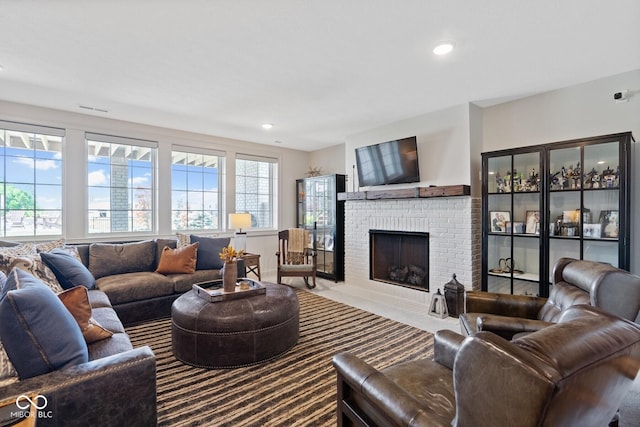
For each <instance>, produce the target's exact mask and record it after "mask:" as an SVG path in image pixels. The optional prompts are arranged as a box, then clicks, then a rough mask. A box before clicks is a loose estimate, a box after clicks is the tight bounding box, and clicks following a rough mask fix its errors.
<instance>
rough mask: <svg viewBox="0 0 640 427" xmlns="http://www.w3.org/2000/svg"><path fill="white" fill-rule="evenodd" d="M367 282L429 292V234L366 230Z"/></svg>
mask: <svg viewBox="0 0 640 427" xmlns="http://www.w3.org/2000/svg"><path fill="white" fill-rule="evenodd" d="M369 265H370V267H369V278H370V279H371V280H376V281H379V282H385V283H390V284H393V285H400V286H406V287H409V288H414V289H419V290H422V291H429V233H424V232H419V231H390V230H369Z"/></svg>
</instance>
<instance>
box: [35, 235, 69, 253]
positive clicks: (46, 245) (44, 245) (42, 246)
mask: <svg viewBox="0 0 640 427" xmlns="http://www.w3.org/2000/svg"><path fill="white" fill-rule="evenodd" d="M64 245H65V240H64V238H61V239H58V240H54V241H51V242H41V243H36V252H38V253H40V252H51V251H52V250H54V249H56V248H64Z"/></svg>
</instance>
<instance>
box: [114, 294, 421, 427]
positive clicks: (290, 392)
mask: <svg viewBox="0 0 640 427" xmlns="http://www.w3.org/2000/svg"><path fill="white" fill-rule="evenodd" d="M297 294H298V298H299V300H300V339H299V341H298V344H296V345H295V346H294V347H293V348H292V349H291V350H290V351H289V352H287V353H285V354H284V355H282V356H281V357H279V358H277V359H275V360H272V361H270V362H266V363H263V364H259V365H255V366H251V367H246V368H237V369H212V370H209V369H201V368H194V367H192V366H189V365H185V364H183V363H182V362H179V361H178V360H176V359H175V358H174V357H173V354H172V352H171V320H170V319H163V320H159V321H154V322H149V323H146V324H143V325H139V326H134V327H130V328H127V332H128V333H129V335H130V337H131V341H132V343H133V345H134V347H138V346H142V345H149V346H150V347H151V348H152V349H153V351H154V353H155V354H156V358H157V372H158V373H157V377H158V378H157V388H158V423H159V425H161V426H193V425H209V426H213V425H215V426H293V425H295V426H314V427H315V426H334V425H336V413H335V411H336V378H335V371H334V368H333V366H332V364H331V359H332V357H333V355H334V354H336V353H339V352H341V351H349V352H352V353H354V354H356V355H357V356H359V357H361V358H362V359H363V360H365V361H366V362H367V363H369V364H371V365H373V366H374V367H376V368H378V369H381V368H384V367H387V366H390V365H392V364H395V363H397V362H400V361H405V360H415V359H420V358H431V357H432V356H433V335H432V334H430V333H429V332H426V331H422V330H419V329H416V328H413V327H411V326H407V325H404V324H402V323H398V322H395V321H392V320H389V319H385V318H383V317H380V316H377V315H375V314H372V313H369V312H366V311H363V310H360V309H357V308H353V307H350V306H348V305H344V304H341V303H338V302H335V301H332V300H329V299H326V298H323V297H320V296H317V295H315V294H313V293H311V292H308V291H305V290H299V291H297Z"/></svg>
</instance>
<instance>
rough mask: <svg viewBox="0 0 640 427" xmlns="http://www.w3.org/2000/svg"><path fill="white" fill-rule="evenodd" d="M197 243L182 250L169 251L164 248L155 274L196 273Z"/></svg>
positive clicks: (166, 247) (169, 249) (167, 248)
mask: <svg viewBox="0 0 640 427" xmlns="http://www.w3.org/2000/svg"><path fill="white" fill-rule="evenodd" d="M198 245H199V243H198V242H195V243H193V244H191V245H189V246H185V247H183V248H177V249H171V248H170V247H168V246H165V247H164V248H163V249H162V255H160V262H158V268H156V273H160V274H175V273H187V274H189V273H194V272H195V271H196V260H197V259H198Z"/></svg>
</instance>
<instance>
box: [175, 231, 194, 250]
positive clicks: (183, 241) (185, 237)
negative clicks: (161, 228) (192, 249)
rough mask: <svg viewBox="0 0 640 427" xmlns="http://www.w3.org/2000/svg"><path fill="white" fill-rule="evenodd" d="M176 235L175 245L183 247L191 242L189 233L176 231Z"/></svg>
mask: <svg viewBox="0 0 640 427" xmlns="http://www.w3.org/2000/svg"><path fill="white" fill-rule="evenodd" d="M176 237H177V238H178V244H177V247H179V248H184V247H185V246H189V245H190V244H191V236H190V235H189V234H184V233H176Z"/></svg>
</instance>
